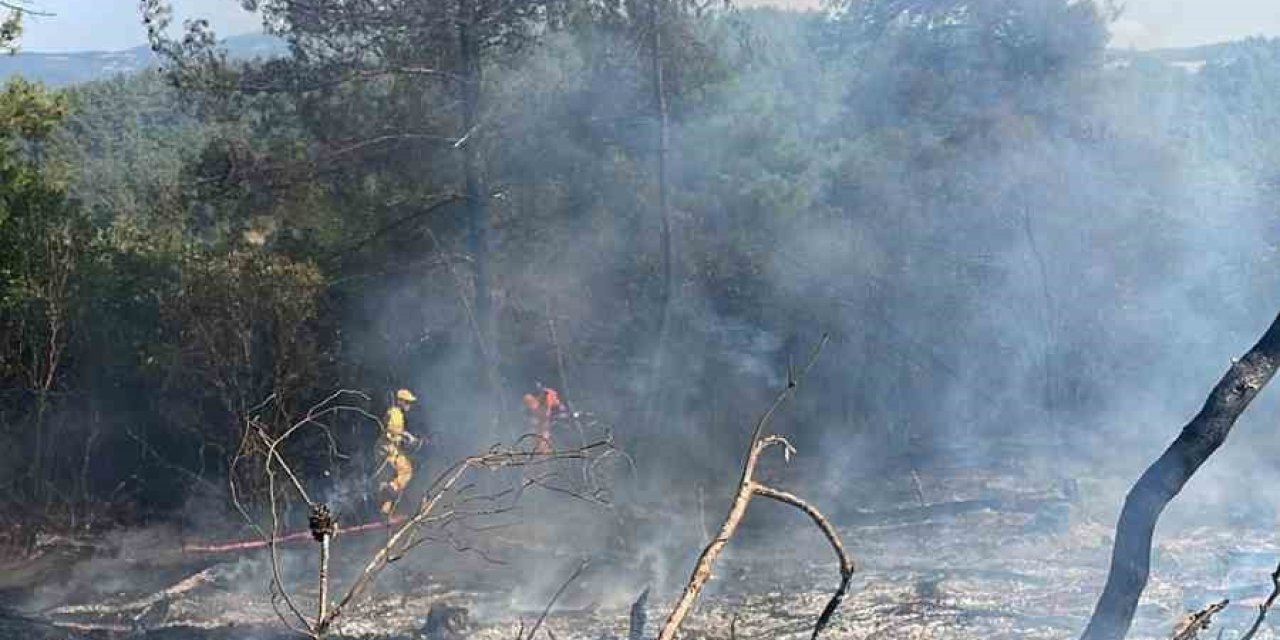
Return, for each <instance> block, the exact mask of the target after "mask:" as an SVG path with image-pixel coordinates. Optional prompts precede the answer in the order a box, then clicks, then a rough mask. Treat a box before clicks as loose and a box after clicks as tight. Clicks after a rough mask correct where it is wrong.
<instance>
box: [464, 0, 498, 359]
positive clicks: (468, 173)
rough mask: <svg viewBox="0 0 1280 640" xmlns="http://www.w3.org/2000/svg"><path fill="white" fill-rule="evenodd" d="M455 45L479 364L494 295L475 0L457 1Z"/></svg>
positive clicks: (473, 306)
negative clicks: (459, 70) (481, 142)
mask: <svg viewBox="0 0 1280 640" xmlns="http://www.w3.org/2000/svg"><path fill="white" fill-rule="evenodd" d="M458 14H459V15H458V48H459V51H458V53H459V60H460V62H461V66H462V74H461V78H460V82H461V85H462V95H461V98H462V142H461V144H462V153H463V182H464V185H463V196H464V198H465V199H466V206H467V250H468V252H469V253H470V254H471V259H472V260H473V261H474V265H475V266H474V268H475V292H474V298H473V300H472V311H473V313H474V314H475V322H476V332H477V334H478V335H477V336H476V341H477V343H478V345H477V353H478V354H479V361H480V362H481V363H483V365H482V366H486V367H487V365H488V363H487V362H486V361H487V360H488V358H487V357H486V355H485V354H486V353H487V349H488V347H487V346H486V344H487V342H488V340H489V337H490V336H491V335H492V329H493V299H492V295H491V290H490V286H489V206H488V205H489V203H488V194H486V193H485V187H484V176H483V172H482V168H481V166H480V165H481V158H480V145H479V142H478V140H477V137H478V136H477V135H476V129H477V127H478V126H479V123H480V110H481V104H480V100H481V93H480V84H481V82H482V81H483V71H482V68H481V64H480V62H481V60H480V58H481V51H480V34H479V33H477V30H478V27H479V25H478V16H477V9H476V7H475V4H474V0H460V1H459V3H458Z"/></svg>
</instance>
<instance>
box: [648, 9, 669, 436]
mask: <svg viewBox="0 0 1280 640" xmlns="http://www.w3.org/2000/svg"><path fill="white" fill-rule="evenodd" d="M662 2H663V0H649V53H650V63H651V64H650V69H651V74H650V77H651V80H652V83H653V110H654V119H655V121H656V123H657V139H656V140H655V142H656V143H657V149H656V153H657V167H656V169H657V182H658V221H659V224H660V225H661V230H660V232H659V234H660V235H659V243H660V247H661V249H660V251H661V256H660V259H661V261H662V267H661V268H662V275H661V278H662V281H661V284H660V287H661V290H660V292H659V297H658V314H659V315H658V336H657V345H656V346H655V348H654V357H653V371H652V372H651V373H650V381H649V387H648V396H649V397H648V398H647V399H646V403H647V408H646V411H645V420H646V423H647V424H648V425H650V426H652V425H653V424H654V417H655V416H656V415H657V413H658V412H659V411H660V410H661V408H660V407H658V406H657V403H658V399H659V398H662V397H664V394H663V393H662V388H661V386H662V380H663V373H664V371H663V369H664V368H665V367H666V359H667V349H668V343H669V342H670V334H671V299H672V297H673V296H672V287H673V285H674V283H673V274H672V257H671V212H670V205H669V203H668V184H667V152H668V149H669V148H670V142H671V131H670V119H669V117H668V112H667V92H666V80H665V78H664V73H663V64H662Z"/></svg>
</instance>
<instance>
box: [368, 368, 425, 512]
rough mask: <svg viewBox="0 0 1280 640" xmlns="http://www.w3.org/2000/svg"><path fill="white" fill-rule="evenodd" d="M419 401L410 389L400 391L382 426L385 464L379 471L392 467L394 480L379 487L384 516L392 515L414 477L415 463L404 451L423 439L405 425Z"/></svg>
mask: <svg viewBox="0 0 1280 640" xmlns="http://www.w3.org/2000/svg"><path fill="white" fill-rule="evenodd" d="M417 401H418V398H417V397H416V396H414V395H413V392H412V391H410V390H408V389H400V390H398V391H396V395H395V401H394V402H393V403H392V405H391V406H390V407H388V408H387V418H386V421H385V422H384V424H383V425H382V437H381V438H380V439H379V441H378V454H379V455H381V456H382V466H380V467H379V468H378V472H379V473H381V472H382V470H383V469H390V470H391V473H392V476H391V479H390V480H388V481H386V482H384V483H382V484H381V485H380V486H379V490H380V491H381V492H382V494H383V501H382V506H381V511H382V513H383V514H384V515H390V514H391V511H392V510H393V509H395V503H396V500H398V499H399V498H400V494H401V493H402V492H404V488H405V487H406V486H408V485H409V481H410V480H412V479H413V462H412V461H411V460H409V456H408V455H407V454H406V453H405V452H404V449H403V445H404V444H405V443H406V442H407V443H409V444H417V443H419V442H421V441H422V440H421V439H420V438H418V437H417V436H415V435H413V434H412V433H409V431H408V429H406V428H405V414H406V413H408V412H409V409H410V408H411V407H413V403H415V402H417Z"/></svg>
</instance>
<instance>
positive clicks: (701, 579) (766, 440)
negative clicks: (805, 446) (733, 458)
mask: <svg viewBox="0 0 1280 640" xmlns="http://www.w3.org/2000/svg"><path fill="white" fill-rule="evenodd" d="M827 339H828V337H827V336H825V335H824V336H823V337H822V340H821V341H819V342H818V344H817V346H816V347H814V350H813V352H812V354H811V355H810V357H809V361H808V362H807V363H806V364H805V366H804V369H803V370H802V371H801V372H800V374H799V375H798V376H796V375H794V374H792V373H788V375H787V385H786V387H784V388H783V390H782V391H781V392H779V394H778V397H777V398H776V399H775V400H774V402H773V404H772V405H770V407H769V409H768V410H767V411H765V413H764V415H762V416H761V417H760V419H759V420H758V421H757V422H756V425H755V428H754V429H753V430H752V432H751V446H750V448H749V449H748V450H747V459H746V461H744V462H743V465H742V476H741V479H740V480H739V482H738V491H737V493H736V494H735V495H734V498H733V502H732V503H731V505H730V507H729V513H728V514H727V515H726V516H725V519H724V523H723V524H721V525H720V531H719V532H718V533H717V534H716V535H715V537H713V538H712V539H711V541H710V542H708V543H707V546H706V547H704V548H703V550H702V553H701V555H699V556H698V560H697V562H696V563H695V564H694V568H693V573H692V574H691V575H690V576H689V582H688V584H687V585H685V589H684V592H683V593H682V594H681V595H680V599H679V600H677V601H676V604H675V606H674V607H672V609H671V613H670V615H669V616H668V617H667V621H666V622H665V623H664V624H663V625H662V629H661V630H660V631H659V632H658V640H674V639H675V637H676V633H677V632H678V631H679V629H680V625H681V624H682V623H683V622H684V619H685V618H686V617H688V615H689V613H690V612H691V611H692V610H693V605H694V603H695V602H697V599H698V595H699V594H700V593H701V592H702V589H703V587H705V586H706V583H707V581H708V580H710V579H711V569H712V567H713V566H714V565H715V561H716V559H717V558H719V556H720V553H721V552H722V551H724V547H725V546H726V545H727V544H729V539H730V538H732V537H733V534H734V533H735V532H736V531H737V529H738V525H739V524H740V523H741V522H742V517H743V516H744V515H746V512H747V505H748V504H750V502H751V498H752V496H754V495H756V494H757V493H760V494H761V495H767V496H768V497H770V498H773V499H775V500H781V501H783V502H786V503H788V504H791V505H793V506H797V507H799V508H800V509H802V510H804V511H805V512H806V513H808V514H809V515H810V517H811V518H813V519H814V521H815V522H816V523H817V524H818V527H819V528H820V529H822V532H823V535H826V536H827V537H828V539H829V540H833V542H832V546H833V547H834V548H835V549H836V554H837V555H838V556H839V557H840V577H841V580H840V588H839V589H838V590H837V591H836V595H835V596H834V597H833V598H832V600H831V602H829V603H828V604H827V606H826V608H824V610H823V612H822V616H821V617H819V620H818V624H817V626H816V627H815V628H814V632H813V637H814V638H817V636H818V634H819V633H820V632H821V631H822V628H823V627H825V626H826V624H827V623H828V622H829V621H830V619H831V616H832V615H833V614H834V612H835V609H836V607H837V606H839V604H840V601H841V600H843V599H844V594H845V592H846V590H847V589H848V583H849V578H850V576H852V575H853V567H854V564H853V561H852V560H851V559H850V558H849V557H848V554H847V553H845V552H844V545H843V544H842V543H840V542H839V536H837V535H836V533H835V529H834V528H833V527H831V524H830V523H829V522H827V520H826V518H825V517H823V516H822V514H821V513H819V512H818V511H817V510H816V509H814V508H813V507H811V506H809V505H808V503H806V502H804V501H803V500H801V499H800V498H797V497H795V496H792V495H791V494H788V493H784V492H781V491H777V490H774V489H770V488H768V487H764V486H763V485H760V484H758V483H757V482H756V481H755V471H756V467H757V466H758V464H759V462H760V454H761V453H763V452H764V451H765V450H766V449H768V448H769V447H772V446H775V445H776V446H779V447H782V449H783V455H784V456H786V457H787V459H790V457H791V455H792V454H793V453H795V448H794V447H792V446H791V443H790V442H788V441H787V439H786V438H784V437H782V436H779V435H769V436H764V435H763V434H764V430H765V427H767V426H768V424H769V423H770V422H771V421H772V420H773V416H774V414H776V413H777V410H778V408H779V407H781V406H782V403H783V402H785V401H786V400H787V399H788V398H790V397H791V395H792V394H793V393H794V392H795V389H796V387H798V386H799V383H800V380H801V379H802V378H803V377H804V376H805V375H806V374H807V373H808V372H809V371H810V370H811V369H812V368H813V365H814V363H815V362H816V361H817V358H818V354H819V353H820V352H821V350H822V347H823V346H824V345H826V343H827Z"/></svg>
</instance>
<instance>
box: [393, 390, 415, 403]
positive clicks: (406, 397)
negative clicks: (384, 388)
mask: <svg viewBox="0 0 1280 640" xmlns="http://www.w3.org/2000/svg"><path fill="white" fill-rule="evenodd" d="M396 400H400V401H402V402H417V401H418V398H417V396H415V395H413V392H412V391H410V390H408V389H400V390H398V391H396Z"/></svg>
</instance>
